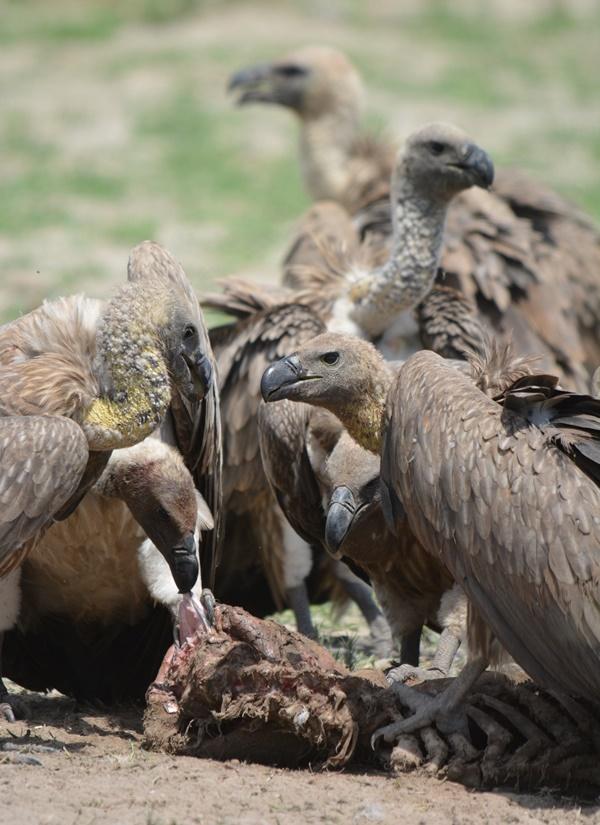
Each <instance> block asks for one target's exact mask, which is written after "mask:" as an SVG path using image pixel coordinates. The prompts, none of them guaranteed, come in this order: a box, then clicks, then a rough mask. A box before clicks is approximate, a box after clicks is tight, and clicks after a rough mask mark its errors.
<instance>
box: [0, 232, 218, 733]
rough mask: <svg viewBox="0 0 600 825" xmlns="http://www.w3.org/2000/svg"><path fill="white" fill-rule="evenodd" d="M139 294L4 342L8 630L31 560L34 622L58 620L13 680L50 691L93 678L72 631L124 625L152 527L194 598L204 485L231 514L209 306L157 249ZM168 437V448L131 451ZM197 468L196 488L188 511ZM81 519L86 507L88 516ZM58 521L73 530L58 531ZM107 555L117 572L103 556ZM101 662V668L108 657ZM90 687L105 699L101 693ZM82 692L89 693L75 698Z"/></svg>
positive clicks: (145, 259)
mask: <svg viewBox="0 0 600 825" xmlns="http://www.w3.org/2000/svg"><path fill="white" fill-rule="evenodd" d="M128 281H129V283H128V284H127V285H126V286H125V287H123V288H122V289H121V290H120V291H119V292H118V293H117V295H116V296H115V298H114V299H113V300H112V301H110V302H109V303H108V304H106V305H103V304H102V303H101V302H99V301H95V300H90V299H86V298H85V297H83V296H75V297H71V298H63V299H59V300H57V301H53V302H49V303H45V304H43V305H42V306H41V307H40V308H39V309H37V310H34V311H33V312H31V313H29V314H28V315H25V316H23V317H22V318H19V319H18V320H16V321H14V322H11V323H9V324H7V325H5V326H4V327H2V328H1V329H0V412H1V414H2V417H0V450H1V455H2V478H1V481H0V500H2V501H3V502H4V504H3V509H2V524H1V525H0V533H1V534H2V535H1V538H2V542H1V546H0V572H1V573H2V575H3V578H1V579H0V591H1V592H2V597H3V598H2V604H3V610H2V615H1V617H0V619H1V621H2V625H1V626H0V630H7V629H8V628H10V627H11V626H13V625H14V624H15V622H16V621H17V618H18V615H19V608H20V581H19V580H20V575H19V568H20V566H21V565H22V563H23V561H24V560H26V559H27V558H28V557H29V564H28V567H27V569H26V570H25V573H24V576H23V591H24V593H23V604H22V613H23V615H24V616H25V615H28V616H29V619H30V620H31V621H32V622H33V624H35V621H33V617H36V616H37V617H40V616H42V615H43V616H44V621H43V622H40V629H41V637H40V638H39V639H38V640H37V642H36V645H37V649H36V645H34V646H33V647H32V648H30V649H29V654H28V652H27V651H28V642H27V640H26V639H25V638H24V636H23V637H21V638H20V640H18V641H17V642H16V644H14V645H13V646H12V653H11V662H12V663H13V664H12V665H11V673H12V672H13V671H14V670H17V671H21V672H22V673H23V674H24V675H25V676H26V678H27V680H30V681H31V680H33V681H35V680H41V681H42V682H43V681H44V680H46V683H45V684H44V685H43V686H45V687H48V686H52V685H53V684H58V683H59V682H60V683H61V684H62V685H63V688H62V689H65V686H66V688H68V687H69V676H68V675H64V678H63V676H62V675H61V673H60V671H61V667H62V665H63V664H66V666H67V667H70V668H72V671H73V673H75V674H77V672H78V671H79V670H81V669H82V668H85V666H86V664H89V662H86V661H85V660H84V659H80V660H79V661H73V660H72V661H70V662H69V661H68V659H69V653H68V652H66V647H67V644H68V637H69V633H72V635H74V636H76V635H77V628H76V626H74V625H73V624H72V623H71V621H70V620H75V621H77V619H79V618H82V617H84V616H85V614H86V610H87V611H89V613H90V614H95V615H96V617H97V618H98V617H99V622H100V624H103V625H104V626H110V624H111V622H113V621H114V622H118V621H119V620H120V619H121V618H122V616H121V615H120V611H119V609H117V608H115V605H118V604H119V603H121V604H122V603H123V602H124V601H125V600H126V599H127V595H125V594H127V593H131V591H132V589H133V590H135V585H134V583H133V581H131V580H122V578H121V576H122V575H123V574H125V576H126V577H128V576H129V575H130V573H131V558H132V557H133V558H135V556H136V553H137V549H138V547H139V545H140V544H141V542H142V540H143V535H142V534H141V531H140V527H139V526H138V524H139V525H141V526H142V527H143V528H144V529H145V530H147V531H148V533H149V534H151V535H152V537H153V539H154V541H155V545H156V549H157V552H160V554H162V556H161V560H163V561H164V565H163V575H167V576H170V577H171V578H172V580H173V584H174V585H175V589H176V590H179V591H181V592H182V593H183V592H187V591H189V590H191V588H192V587H193V586H194V584H195V582H196V579H197V576H198V549H197V545H196V534H197V527H198V513H199V508H198V499H197V498H196V494H195V492H194V486H193V481H192V476H193V477H194V479H195V480H196V482H197V484H198V485H199V488H200V490H201V491H202V494H203V496H204V498H203V499H202V501H203V502H205V503H204V504H203V506H202V508H201V512H203V513H204V514H205V515H206V518H205V523H206V524H207V525H208V523H209V522H211V521H212V520H213V518H214V521H215V522H216V523H218V519H219V516H220V495H221V492H220V488H221V479H220V473H221V469H220V467H221V453H220V451H221V447H220V418H219V406H218V395H217V390H216V385H215V382H213V372H214V367H213V362H212V353H211V349H210V344H209V341H208V335H207V332H206V329H205V326H204V321H203V318H202V313H201V311H200V306H199V304H198V301H197V298H196V297H195V295H194V293H193V291H192V289H191V286H190V284H189V282H188V281H187V278H186V276H185V273H184V272H183V270H182V268H181V267H180V266H179V264H177V262H176V261H175V260H174V259H173V258H172V257H171V256H170V255H169V253H167V252H166V251H165V250H164V249H162V248H161V247H160V246H159V245H158V244H154V243H151V242H145V243H143V244H140V245H139V246H138V247H136V248H135V249H134V250H133V252H132V254H131V257H130V260H129V267H128ZM157 427H160V436H159V440H156V441H155V442H154V441H153V440H146V441H145V442H144V443H143V444H141V445H140V446H139V447H138V448H133V451H132V450H131V448H132V447H133V445H135V444H136V443H138V442H141V441H142V440H143V439H144V438H145V437H146V436H148V435H149V434H151V433H152V432H153V431H155V430H156V428H157ZM168 445H172V447H169V446H168ZM119 448H122V449H119ZM112 450H117V452H115V453H114V454H113V456H111V452H112ZM176 451H178V452H176ZM107 462H108V466H107ZM184 462H185V465H186V466H187V469H185V466H184ZM105 468H106V470H105ZM184 469H185V472H186V473H187V480H186V479H185V478H184V479H183V482H182V483H183V495H182V497H181V498H180V499H178V493H179V492H181V489H180V488H181V482H180V481H179V478H180V474H179V471H180V470H184ZM103 471H104V476H103V477H102V473H103ZM96 482H98V484H100V485H101V486H102V485H103V491H104V492H105V493H106V494H107V495H108V496H109V497H112V499H111V498H108V499H107V500H106V506H105V507H103V506H100V505H98V502H97V501H95V502H94V501H93V500H90V501H89V505H88V498H87V496H86V494H87V493H88V491H89V490H90V488H91V487H92V485H94V483H96ZM113 499H114V501H115V502H117V499H120V500H122V501H124V502H126V504H127V505H128V509H127V508H126V507H125V506H124V505H122V504H121V503H120V501H118V502H117V503H116V504H114V503H113ZM78 506H79V507H81V508H83V509H82V510H81V512H80V513H75V514H74V515H73V516H72V515H71V514H73V513H74V511H75V510H76V508H77V507H78ZM115 507H116V511H115ZM115 512H116V515H115ZM69 516H71V518H69ZM75 516H77V517H76V518H75ZM134 518H135V519H137V523H136V521H135V520H134ZM65 519H66V521H65ZM55 521H59V522H62V524H60V525H56V526H55V527H54V528H52V527H51V525H52V523H53V522H55ZM49 528H50V529H49ZM53 530H54V531H55V533H54V534H53ZM213 533H214V536H213V537H210V538H209V539H207V540H206V541H205V542H204V543H203V546H202V564H203V567H204V570H205V571H206V573H205V575H206V579H207V580H209V579H210V577H211V575H212V574H213V572H214V565H215V564H216V560H217V559H216V551H217V542H218V538H219V536H218V530H217V531H213ZM62 546H64V553H63V552H61V547H62ZM78 548H81V550H82V554H81V556H78V553H77V550H78ZM107 550H108V551H109V552H108V555H109V556H110V554H111V553H112V557H111V558H110V559H107V558H102V553H104V554H105V555H106V553H107ZM86 551H87V552H86ZM95 552H98V558H97V559H96V558H95ZM121 553H122V554H123V555H121ZM127 554H129V558H128V559H126V558H125V556H126V555H127ZM96 574H97V575H96ZM138 578H139V576H138ZM100 582H102V586H99V584H100ZM111 589H112V592H111ZM138 590H139V588H138ZM78 601H79V604H77V602H78ZM65 605H68V607H67V608H65ZM83 605H85V606H86V607H85V608H82V606H83ZM133 612H135V610H133ZM55 613H56V614H57V615H61V613H64V616H65V617H67V618H68V619H69V621H65V622H64V625H65V626H66V628H67V631H66V634H62V635H61V631H60V629H57V628H54V629H53V625H52V624H51V622H50V621H49V620H48V621H47V620H46V617H47V616H51V615H53V614H55ZM128 618H129V619H131V618H132V617H131V616H129V617H128ZM55 631H56V633H55ZM23 633H25V634H26V631H25V630H23ZM53 647H54V648H55V649H58V650H65V655H64V657H63V658H62V661H61V657H60V656H59V657H58V659H57V661H55V662H53V663H52V662H50V663H48V662H46V663H42V667H41V670H40V671H39V672H38V671H37V663H36V656H37V654H38V653H39V652H40V651H43V652H46V653H47V652H48V651H50V650H51V649H52V648H53ZM134 651H135V654H138V653H139V650H138V647H137V644H136V641H135V634H132V636H131V650H130V651H129V654H127V653H126V652H125V651H121V654H120V660H119V657H118V656H116V655H115V657H114V660H113V661H111V657H110V655H108V656H107V657H106V658H105V660H104V661H103V665H104V666H107V667H109V668H110V667H111V666H112V667H113V669H114V670H115V671H119V672H120V673H122V672H123V669H124V666H125V663H127V665H129V664H130V661H131V658H130V657H131V656H132V655H133V653H134ZM30 654H32V655H30ZM153 655H155V654H153ZM28 656H29V660H28V661H27V658H28ZM89 657H90V659H89V661H90V662H93V661H94V653H93V652H92V651H89ZM46 658H48V657H46ZM47 665H48V667H47ZM97 667H98V665H97V664H96V668H97ZM96 672H98V671H96ZM48 674H50V675H48ZM75 678H77V676H76V677H75ZM106 679H107V681H109V678H108V676H107V677H106ZM84 681H85V680H84ZM0 684H1V683H0ZM88 688H89V689H91V691H92V694H93V690H94V686H93V680H90V683H88ZM77 691H78V688H77V685H76V682H74V683H73V684H71V688H70V690H68V689H67V690H66V692H72V693H76V692H77ZM125 693H127V690H125ZM87 698H101V697H100V696H99V695H96V696H94V695H91V696H90V695H88V697H87ZM2 699H3V701H4V704H3V705H2V711H3V713H4V714H5V715H6V716H7V717H8V718H11V717H12V710H11V707H10V701H11V700H10V697H8V694H6V691H4V693H3V696H2Z"/></svg>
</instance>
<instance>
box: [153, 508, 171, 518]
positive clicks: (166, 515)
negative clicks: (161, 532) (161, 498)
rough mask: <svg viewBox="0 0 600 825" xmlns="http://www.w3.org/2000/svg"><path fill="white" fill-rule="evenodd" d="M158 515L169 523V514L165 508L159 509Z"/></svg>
mask: <svg viewBox="0 0 600 825" xmlns="http://www.w3.org/2000/svg"><path fill="white" fill-rule="evenodd" d="M156 515H157V516H158V518H159V519H160V520H161V521H167V520H168V518H169V514H168V513H167V511H166V510H165V508H164V507H159V508H158V510H157V511H156Z"/></svg>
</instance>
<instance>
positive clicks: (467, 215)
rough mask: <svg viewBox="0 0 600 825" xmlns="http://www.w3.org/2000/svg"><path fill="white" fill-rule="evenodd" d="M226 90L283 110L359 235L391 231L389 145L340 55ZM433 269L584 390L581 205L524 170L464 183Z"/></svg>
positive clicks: (587, 328) (327, 53)
mask: <svg viewBox="0 0 600 825" xmlns="http://www.w3.org/2000/svg"><path fill="white" fill-rule="evenodd" d="M229 85H230V89H231V90H232V91H234V92H236V93H238V95H239V97H238V102H239V103H240V104H246V103H252V102H259V103H270V104H277V105H280V106H284V107H287V108H289V109H290V110H292V111H293V112H294V113H295V114H296V115H297V117H298V119H299V122H300V164H301V169H302V175H303V178H304V182H305V186H306V188H307V190H308V192H309V193H310V195H311V196H312V197H313V198H314V199H316V200H317V199H332V200H335V201H337V202H338V203H339V204H341V205H342V206H343V207H344V209H346V210H347V211H348V213H349V215H350V216H351V217H352V218H353V222H354V226H355V231H356V233H357V235H358V237H359V239H363V238H365V237H368V236H369V235H373V234H375V235H376V236H383V237H389V234H390V225H391V221H392V220H393V207H392V213H390V207H389V197H388V190H389V181H390V175H391V171H392V168H393V164H394V152H393V150H392V149H391V147H390V144H389V143H387V142H386V141H383V140H380V139H376V138H374V137H371V136H368V135H365V134H364V133H363V132H362V130H361V126H360V121H361V115H362V109H363V90H362V83H361V80H360V77H359V76H358V74H357V72H356V70H355V69H354V67H353V66H352V65H351V64H350V63H349V61H348V60H347V58H346V57H345V56H344V55H343V54H341V53H340V52H338V51H336V50H334V49H331V48H325V47H308V48H304V49H300V50H298V51H295V52H293V53H291V54H289V55H286V56H285V57H283V58H281V59H279V60H275V61H273V62H272V63H265V64H261V65H257V66H250V67H247V68H244V69H242V70H240V71H238V72H236V73H235V74H234V75H233V76H232V78H231V80H230V84H229ZM439 149H440V154H442V147H441V146H440V147H439ZM307 245H308V246H310V244H306V243H303V244H300V246H301V247H306V246H307ZM294 246H295V247H297V246H298V242H296V243H295V245H294ZM293 258H294V256H292V259H293ZM309 260H311V261H313V260H314V251H313V254H312V255H311V256H310V258H309ZM441 266H442V269H443V272H444V281H443V283H444V284H446V285H448V286H453V287H456V288H458V289H460V291H461V292H462V293H463V295H465V296H466V297H467V298H469V299H471V300H473V301H475V302H476V304H477V307H478V309H479V311H480V312H481V313H482V315H483V316H485V318H486V319H487V322H488V323H489V324H490V326H491V327H492V328H493V329H494V330H495V332H496V333H498V334H500V335H502V336H507V335H510V336H512V338H513V339H514V343H515V347H516V349H517V351H519V352H522V353H531V352H536V353H540V354H544V356H546V358H545V362H544V368H546V369H552V370H554V369H557V370H559V371H560V374H561V375H562V376H563V377H564V379H565V380H567V381H568V383H570V384H572V385H574V386H578V387H579V388H580V389H583V388H584V387H585V386H586V380H587V376H586V374H585V371H584V370H583V369H582V366H583V365H584V364H585V366H586V367H587V369H588V370H591V369H594V368H595V367H596V366H597V364H598V363H599V362H600V343H599V342H600V334H599V333H600V330H599V328H598V327H599V323H600V275H599V273H600V233H599V232H598V229H597V228H596V227H595V226H594V225H593V224H592V223H591V222H590V221H589V219H588V218H587V217H586V216H584V215H583V214H582V213H581V212H580V211H579V210H578V209H576V208H575V207H573V206H572V205H571V204H569V203H567V202H566V201H565V200H563V199H562V198H561V197H560V196H559V195H557V194H556V193H554V192H552V191H550V190H548V189H547V188H545V187H544V186H542V185H540V184H538V183H537V182H535V181H532V180H530V179H529V178H528V177H527V176H525V175H523V174H522V173H520V172H515V171H512V170H500V171H499V172H498V173H497V175H496V180H495V186H494V190H493V191H492V192H484V191H482V190H481V189H470V190H468V191H465V192H463V193H462V194H461V195H459V196H458V197H457V198H456V199H455V201H454V202H453V204H452V206H451V208H450V210H449V213H448V220H447V223H446V228H445V239H444V252H443V255H442V259H441Z"/></svg>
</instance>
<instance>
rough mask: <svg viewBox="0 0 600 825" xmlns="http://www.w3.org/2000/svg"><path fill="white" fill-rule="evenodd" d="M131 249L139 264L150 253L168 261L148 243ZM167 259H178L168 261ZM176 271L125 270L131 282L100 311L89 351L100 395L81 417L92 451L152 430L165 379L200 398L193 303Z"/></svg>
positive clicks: (164, 398) (206, 366)
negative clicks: (131, 273)
mask: <svg viewBox="0 0 600 825" xmlns="http://www.w3.org/2000/svg"><path fill="white" fill-rule="evenodd" d="M134 255H137V256H138V257H139V258H141V259H142V263H144V264H145V263H146V259H148V258H150V259H151V263H152V264H154V263H155V258H158V260H159V262H162V261H163V259H164V258H166V260H167V262H170V261H172V259H171V256H170V255H169V253H168V252H166V250H163V249H162V247H160V246H159V245H158V244H153V243H152V242H145V243H144V244H140V246H139V247H136V249H134V250H133V253H132V256H134ZM130 266H131V259H130ZM173 266H178V264H176V262H174V261H173ZM179 269H180V268H179ZM166 271H167V272H168V268H167V270H166ZM177 274H178V278H177V279H169V278H168V277H167V275H165V272H164V271H163V270H162V269H160V268H159V267H156V266H154V268H152V267H150V266H145V267H142V274H141V275H140V276H139V277H136V278H135V280H134V279H133V278H131V277H130V281H132V282H131V283H128V284H126V285H125V286H123V287H122V288H121V289H120V290H119V291H118V293H117V294H116V295H115V297H114V298H113V299H112V300H111V301H110V302H109V304H108V305H107V307H106V309H105V311H104V313H103V315H102V319H101V321H100V323H99V325H98V333H97V357H96V371H97V373H98V375H99V376H100V384H101V387H102V396H101V397H100V398H99V399H97V400H95V401H94V402H93V403H92V404H91V406H90V407H89V408H88V410H87V413H86V415H85V417H84V422H83V426H84V430H85V432H86V436H87V437H88V442H89V445H90V449H92V450H109V449H115V448H119V447H128V446H131V445H132V444H135V443H137V442H138V441H141V440H142V439H143V438H145V437H146V436H147V435H149V434H150V433H151V432H153V430H155V429H156V427H157V426H158V425H159V424H160V422H161V420H162V418H163V416H164V415H165V413H166V410H167V408H168V406H169V403H170V398H171V385H173V386H174V387H176V388H177V389H178V391H179V392H180V393H181V394H182V395H183V397H184V398H186V399H187V400H188V401H191V402H193V401H196V400H199V399H201V398H203V397H204V395H205V394H206V392H207V391H208V389H209V387H210V384H211V381H212V371H211V368H210V362H209V360H208V357H207V353H206V352H204V351H203V349H202V347H201V339H200V329H199V325H200V323H201V321H200V319H199V308H198V302H197V300H196V299H195V297H194V296H193V294H192V293H191V288H190V289H189V290H188V288H187V287H188V285H187V284H186V282H185V281H181V278H180V277H179V272H177ZM180 281H181V286H180Z"/></svg>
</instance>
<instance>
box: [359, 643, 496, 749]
mask: <svg viewBox="0 0 600 825" xmlns="http://www.w3.org/2000/svg"><path fill="white" fill-rule="evenodd" d="M486 666H487V662H486V661H485V660H483V659H475V660H473V661H472V662H469V663H468V664H467V665H465V667H464V668H463V669H462V671H461V673H460V675H459V676H457V677H456V679H454V680H453V681H452V684H451V685H450V686H449V687H447V688H446V689H445V690H444V691H443V692H442V693H440V694H438V695H437V696H435V697H433V696H428V695H427V694H426V693H422V692H419V691H418V690H416V689H415V688H412V687H409V686H408V685H403V684H400V683H395V684H393V685H391V686H390V688H389V689H390V690H391V691H393V693H394V695H395V696H396V697H397V698H398V699H399V700H400V702H401V703H402V704H403V705H406V706H407V707H408V708H409V710H412V711H413V715H412V716H409V717H408V718H406V719H401V720H398V721H396V722H392V723H391V724H389V725H385V726H384V727H382V728H378V730H376V731H375V733H374V734H373V736H372V737H371V747H373V748H374V749H375V748H376V747H377V744H378V743H379V741H380V740H382V739H383V741H384V742H388V743H394V742H395V741H396V739H397V738H398V737H399V736H402V735H404V734H408V733H415V732H416V731H419V730H421V729H422V728H426V727H431V726H433V725H436V727H437V728H438V730H439V731H440V732H441V733H446V734H448V733H455V732H461V733H466V731H467V719H466V715H465V714H464V712H463V711H462V710H461V706H462V705H463V702H464V700H465V697H466V695H467V694H468V693H469V691H470V690H471V688H472V687H473V685H474V684H475V682H476V681H477V679H478V678H479V676H481V674H482V673H483V671H484V670H485V668H486Z"/></svg>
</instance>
